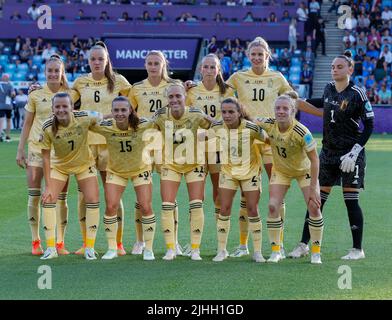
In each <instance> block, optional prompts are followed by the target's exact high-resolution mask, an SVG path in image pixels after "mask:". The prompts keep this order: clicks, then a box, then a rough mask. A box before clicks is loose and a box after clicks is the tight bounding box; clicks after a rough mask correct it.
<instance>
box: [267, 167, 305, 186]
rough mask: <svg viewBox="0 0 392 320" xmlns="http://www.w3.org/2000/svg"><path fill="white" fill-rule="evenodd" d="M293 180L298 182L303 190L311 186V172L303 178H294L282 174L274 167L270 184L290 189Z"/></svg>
mask: <svg viewBox="0 0 392 320" xmlns="http://www.w3.org/2000/svg"><path fill="white" fill-rule="evenodd" d="M293 179H295V180H297V182H298V185H299V187H300V188H301V189H302V188H304V187H309V186H310V172H307V173H306V174H304V175H302V176H297V177H292V176H289V175H287V174H284V173H282V172H279V171H277V170H275V169H274V167H272V172H271V180H270V184H280V185H284V186H289V187H290V185H291V181H292V180H293Z"/></svg>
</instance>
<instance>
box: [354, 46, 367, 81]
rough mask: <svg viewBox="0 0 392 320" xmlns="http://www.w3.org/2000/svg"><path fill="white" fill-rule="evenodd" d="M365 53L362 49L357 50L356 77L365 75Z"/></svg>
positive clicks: (355, 61)
mask: <svg viewBox="0 0 392 320" xmlns="http://www.w3.org/2000/svg"><path fill="white" fill-rule="evenodd" d="M364 61H365V58H364V51H363V50H362V49H358V50H357V54H356V55H355V56H354V74H353V75H354V76H362V75H363V62H364Z"/></svg>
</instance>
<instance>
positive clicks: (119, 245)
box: [117, 242, 127, 256]
mask: <svg viewBox="0 0 392 320" xmlns="http://www.w3.org/2000/svg"><path fill="white" fill-rule="evenodd" d="M126 254H127V252H126V251H125V249H124V246H123V244H122V242H120V243H117V255H119V256H125V255H126Z"/></svg>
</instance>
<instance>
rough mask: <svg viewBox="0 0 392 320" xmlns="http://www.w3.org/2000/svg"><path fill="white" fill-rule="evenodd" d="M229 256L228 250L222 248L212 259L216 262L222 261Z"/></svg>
mask: <svg viewBox="0 0 392 320" xmlns="http://www.w3.org/2000/svg"><path fill="white" fill-rule="evenodd" d="M228 256H229V253H228V252H227V250H221V251H219V252H218V254H217V255H216V256H215V257H214V258H213V259H212V261H215V262H222V261H223V260H225V259H227V257H228Z"/></svg>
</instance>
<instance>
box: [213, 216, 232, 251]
mask: <svg viewBox="0 0 392 320" xmlns="http://www.w3.org/2000/svg"><path fill="white" fill-rule="evenodd" d="M216 230H217V235H218V251H222V250H226V247H227V238H228V236H229V232H230V216H222V215H219V218H218V221H217V223H216Z"/></svg>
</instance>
